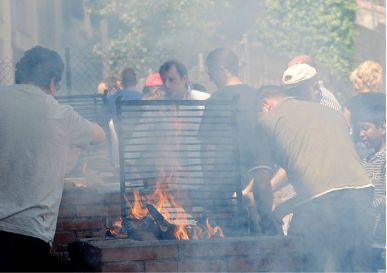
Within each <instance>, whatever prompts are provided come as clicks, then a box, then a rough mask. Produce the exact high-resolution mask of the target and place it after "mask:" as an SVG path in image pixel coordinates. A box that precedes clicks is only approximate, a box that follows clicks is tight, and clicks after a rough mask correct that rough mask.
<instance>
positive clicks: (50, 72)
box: [15, 46, 64, 89]
mask: <svg viewBox="0 0 387 273" xmlns="http://www.w3.org/2000/svg"><path fill="white" fill-rule="evenodd" d="M63 69H64V63H63V61H62V58H61V57H60V56H59V54H58V53H57V52H56V51H54V50H50V49H48V48H45V47H42V46H35V47H33V48H31V49H29V50H27V51H26V52H25V53H24V55H23V57H22V58H21V59H20V60H19V61H18V62H17V63H16V67H15V83H16V84H22V83H32V84H35V85H37V86H39V87H41V88H45V89H48V88H49V87H50V81H51V79H54V82H55V84H58V83H59V82H60V81H61V80H62V73H63Z"/></svg>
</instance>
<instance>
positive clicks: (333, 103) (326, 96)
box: [319, 81, 342, 113]
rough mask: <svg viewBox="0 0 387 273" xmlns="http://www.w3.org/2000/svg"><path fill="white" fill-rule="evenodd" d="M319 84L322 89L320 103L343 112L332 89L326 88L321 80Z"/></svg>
mask: <svg viewBox="0 0 387 273" xmlns="http://www.w3.org/2000/svg"><path fill="white" fill-rule="evenodd" d="M319 85H320V91H321V98H320V104H321V105H324V106H326V107H329V108H331V109H333V110H335V111H337V112H340V113H341V111H342V109H341V105H340V103H339V102H338V101H337V99H336V97H335V95H333V93H332V92H331V91H329V90H328V89H326V88H325V87H324V86H323V83H322V82H321V81H320V82H319Z"/></svg>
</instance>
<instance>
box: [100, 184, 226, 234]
mask: <svg viewBox="0 0 387 273" xmlns="http://www.w3.org/2000/svg"><path fill="white" fill-rule="evenodd" d="M128 206H129V208H130V214H129V215H128V216H127V218H126V219H125V220H126V221H123V220H122V219H119V220H118V221H117V222H116V223H114V224H113V225H112V227H110V228H109V229H108V231H107V233H106V235H107V236H113V237H122V236H125V235H126V236H127V237H129V238H132V239H135V240H150V239H159V240H171V239H177V240H200V239H210V238H220V237H224V235H223V231H222V229H221V227H219V226H215V227H212V226H211V224H210V222H209V219H208V217H205V218H203V219H199V220H194V219H193V217H192V216H191V215H189V214H188V213H187V212H186V211H185V210H184V208H183V207H181V206H180V205H179V204H178V202H176V200H175V198H174V197H173V196H172V195H171V194H169V193H167V192H166V191H163V190H162V189H161V187H160V184H159V183H157V186H156V190H155V191H154V192H153V193H152V194H150V195H148V196H141V195H140V194H139V193H138V191H134V192H133V205H130V202H129V205H128ZM204 219H205V220H204ZM124 223H126V226H124Z"/></svg>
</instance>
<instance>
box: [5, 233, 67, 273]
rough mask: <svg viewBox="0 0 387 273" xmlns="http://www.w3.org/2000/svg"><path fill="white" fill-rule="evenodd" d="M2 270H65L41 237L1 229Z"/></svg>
mask: <svg viewBox="0 0 387 273" xmlns="http://www.w3.org/2000/svg"><path fill="white" fill-rule="evenodd" d="M0 271H2V272H4V271H18V272H25V271H27V272H31V271H35V272H37V271H40V272H42V271H63V269H62V268H60V266H59V262H58V260H57V259H56V258H55V257H54V256H52V255H51V254H50V245H49V244H48V243H46V242H44V241H43V240H41V239H38V238H34V237H30V236H25V235H21V234H15V233H10V232H5V231H0Z"/></svg>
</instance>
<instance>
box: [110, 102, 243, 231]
mask: <svg viewBox="0 0 387 273" xmlns="http://www.w3.org/2000/svg"><path fill="white" fill-rule="evenodd" d="M207 105H208V101H204V100H130V101H129V100H121V99H117V101H116V109H117V120H116V122H117V123H118V124H117V125H118V126H117V134H118V142H119V165H120V192H121V200H120V201H121V218H122V219H123V223H124V227H126V228H129V227H128V225H127V198H126V194H127V193H128V192H130V190H134V189H135V187H130V186H129V187H128V185H127V182H128V179H127V169H128V166H127V163H126V161H125V148H126V147H125V143H126V142H127V139H126V138H128V137H127V136H125V134H124V132H125V130H124V128H123V127H124V121H125V117H124V113H125V112H126V111H128V110H129V111H130V109H131V108H132V109H135V108H137V109H138V108H139V107H141V109H142V110H140V111H143V113H147V112H148V113H149V111H150V110H149V108H151V109H152V107H175V108H178V109H180V110H178V111H181V107H198V109H201V110H199V111H201V112H202V113H204V111H206V109H207V108H206V107H207ZM214 105H215V106H216V107H221V108H222V109H227V111H228V112H229V115H228V116H227V119H228V120H227V123H228V124H229V126H230V127H231V128H232V129H231V136H228V139H230V140H231V144H230V149H231V150H232V155H233V162H234V163H233V164H234V168H235V170H234V174H235V181H234V182H233V185H234V187H235V192H236V198H235V197H232V196H231V195H230V196H229V197H228V199H230V200H231V201H230V202H231V203H234V205H233V207H234V208H232V209H234V211H233V214H232V215H230V216H231V217H232V218H233V221H234V224H235V227H237V229H235V230H233V231H232V232H233V233H232V235H233V236H234V235H244V234H247V232H248V230H247V229H248V227H247V224H246V219H247V217H246V211H245V210H244V208H243V203H242V181H241V179H242V178H241V170H240V160H239V157H240V155H239V137H238V132H239V131H238V127H237V126H238V123H237V114H238V111H237V103H236V101H226V100H224V101H223V100H222V101H221V100H218V101H211V106H212V107H214ZM147 107H148V108H147ZM191 110H192V109H191ZM191 110H189V111H191ZM136 111H139V110H136ZM152 111H153V110H152ZM158 111H161V110H158ZM223 111H225V110H223ZM187 117H188V118H190V116H187ZM201 118H202V115H201V116H200V119H201ZM199 158H200V160H202V159H203V158H202V155H200V157H199ZM201 165H202V166H203V163H201ZM226 170H227V169H226ZM217 174H218V175H219V172H217ZM203 176H204V175H203ZM128 189H129V191H128ZM145 192H147V191H145ZM190 192H192V193H195V194H198V192H197V190H191V191H190ZM191 196H192V195H191ZM184 208H185V209H186V207H184ZM190 209H191V210H194V209H197V208H196V207H194V208H190ZM199 210H200V209H199ZM204 211H205V209H204ZM215 221H217V219H215ZM216 223H218V222H216ZM226 236H227V234H226Z"/></svg>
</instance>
